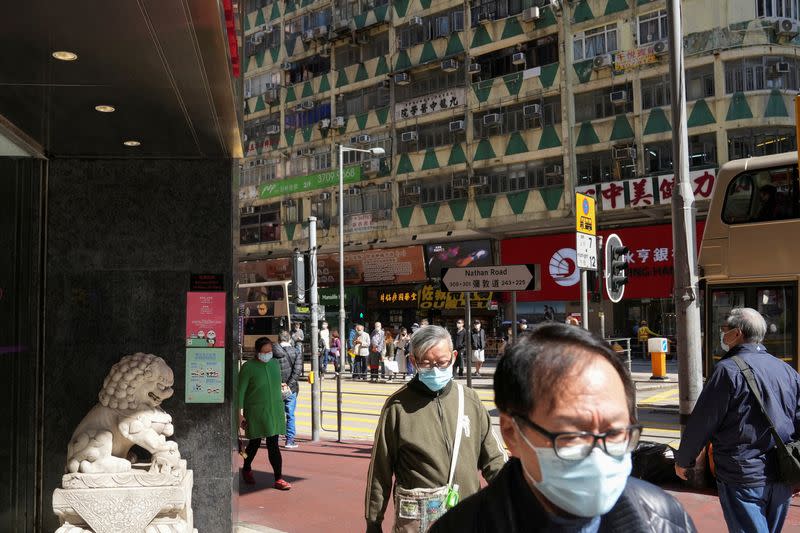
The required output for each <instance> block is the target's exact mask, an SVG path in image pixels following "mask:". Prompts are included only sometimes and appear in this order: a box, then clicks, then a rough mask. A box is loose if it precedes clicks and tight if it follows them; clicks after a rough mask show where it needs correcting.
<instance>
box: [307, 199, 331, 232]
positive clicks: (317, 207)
mask: <svg viewBox="0 0 800 533" xmlns="http://www.w3.org/2000/svg"><path fill="white" fill-rule="evenodd" d="M326 196H327V197H326ZM331 197H332V195H331V194H330V193H327V192H326V193H320V194H318V195H316V196H314V197H312V199H311V216H312V217H317V224H318V225H319V227H320V228H321V229H326V228H330V227H331V217H332V216H333V207H332V206H331Z"/></svg>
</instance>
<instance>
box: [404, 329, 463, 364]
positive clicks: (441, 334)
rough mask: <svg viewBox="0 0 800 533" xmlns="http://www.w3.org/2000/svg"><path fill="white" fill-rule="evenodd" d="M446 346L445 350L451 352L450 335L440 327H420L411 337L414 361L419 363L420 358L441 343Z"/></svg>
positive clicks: (451, 342)
mask: <svg viewBox="0 0 800 533" xmlns="http://www.w3.org/2000/svg"><path fill="white" fill-rule="evenodd" d="M443 342H444V343H446V344H447V349H448V350H449V351H450V352H452V351H453V339H452V338H451V337H450V333H449V332H448V331H447V330H446V329H444V328H443V327H442V326H422V327H421V328H419V329H418V330H417V331H415V332H414V334H413V335H411V350H412V352H413V354H414V360H416V361H419V360H420V359H422V356H423V355H425V354H426V353H428V352H429V351H430V350H431V349H432V348H435V347H436V346H439V345H440V344H441V343H443Z"/></svg>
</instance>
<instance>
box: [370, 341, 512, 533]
mask: <svg viewBox="0 0 800 533" xmlns="http://www.w3.org/2000/svg"><path fill="white" fill-rule="evenodd" d="M411 346H412V352H411V354H410V355H409V357H410V358H411V360H412V361H413V364H414V367H415V368H416V370H417V374H416V376H414V379H413V380H411V381H410V382H409V383H408V384H407V385H406V386H404V387H402V388H401V389H400V390H398V391H397V392H396V393H394V394H393V395H392V396H390V397H389V398H388V399H387V400H386V403H385V404H384V406H383V409H382V410H381V416H380V420H379V421H378V427H377V429H376V431H375V442H374V445H373V448H372V460H371V462H370V467H369V474H368V477H367V491H366V502H365V508H366V510H365V512H366V521H367V532H368V533H372V532H380V531H382V530H381V523H382V522H383V517H384V512H385V511H386V506H387V503H388V499H389V496H390V495H392V493H393V492H394V509H395V520H394V522H395V526H394V530H393V531H396V532H398V531H402V532H408V533H411V532H414V533H421V532H425V531H427V530H428V527H429V526H430V524H431V523H432V522H434V521H435V520H436V519H437V518H438V517H439V516H441V514H442V513H444V511H445V510H446V508H447V506H448V503H449V504H454V503H455V502H456V501H457V500H458V498H459V497H460V498H465V497H467V496H469V495H471V494H474V493H475V492H477V491H478V489H479V488H480V480H479V479H478V473H477V471H478V470H481V472H482V474H483V477H484V479H486V480H487V481H491V480H492V479H493V478H494V477H495V475H496V474H497V473H498V472H499V471H500V469H501V468H502V467H503V464H504V463H505V461H506V460H507V456H506V453H505V450H504V449H503V446H502V444H501V443H500V440H499V438H498V437H497V436H496V435H495V433H494V431H492V424H491V419H490V417H489V413H488V412H487V411H486V408H485V407H484V406H483V404H482V403H481V401H480V398H478V395H477V394H476V393H475V392H474V391H473V390H472V389H469V388H467V387H463V386H461V385H460V384H457V383H455V382H453V359H454V354H453V343H452V340H451V337H450V334H449V333H448V331H447V330H446V329H444V328H443V327H441V326H424V327H421V328H420V329H419V330H417V331H416V333H414V335H413V336H412V338H411ZM459 413H461V416H459ZM393 487H394V491H393V490H392V488H393Z"/></svg>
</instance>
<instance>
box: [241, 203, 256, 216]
mask: <svg viewBox="0 0 800 533" xmlns="http://www.w3.org/2000/svg"><path fill="white" fill-rule="evenodd" d="M255 212H256V207H255V206H254V205H247V206H245V207H244V208H243V209H242V213H244V214H245V215H252V214H253V213H255Z"/></svg>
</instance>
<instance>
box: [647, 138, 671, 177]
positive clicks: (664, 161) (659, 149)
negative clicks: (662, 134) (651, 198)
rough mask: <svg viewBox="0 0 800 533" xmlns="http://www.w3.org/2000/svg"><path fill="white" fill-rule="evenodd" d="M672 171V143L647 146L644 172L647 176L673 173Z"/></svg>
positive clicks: (666, 142)
mask: <svg viewBox="0 0 800 533" xmlns="http://www.w3.org/2000/svg"><path fill="white" fill-rule="evenodd" d="M672 169H673V168H672V141H665V142H658V143H649V144H647V145H645V147H644V171H645V173H646V174H648V173H653V174H657V173H663V172H671V171H672Z"/></svg>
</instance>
